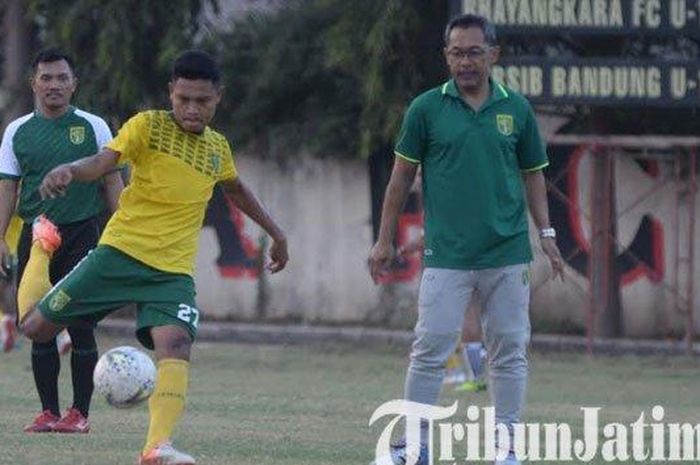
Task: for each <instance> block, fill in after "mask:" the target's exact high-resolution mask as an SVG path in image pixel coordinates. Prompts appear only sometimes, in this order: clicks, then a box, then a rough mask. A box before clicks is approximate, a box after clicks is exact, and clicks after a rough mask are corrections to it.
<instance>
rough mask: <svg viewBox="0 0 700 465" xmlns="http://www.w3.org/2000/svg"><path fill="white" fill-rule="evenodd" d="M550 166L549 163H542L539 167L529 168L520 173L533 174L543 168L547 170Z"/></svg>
mask: <svg viewBox="0 0 700 465" xmlns="http://www.w3.org/2000/svg"><path fill="white" fill-rule="evenodd" d="M548 166H549V162H548V161H547V162H545V163H542V164H541V165H538V166H535V167H532V168H528V169H526V170H520V171H522V172H523V173H532V172H533V171H540V170H541V169H542V168H546V167H548Z"/></svg>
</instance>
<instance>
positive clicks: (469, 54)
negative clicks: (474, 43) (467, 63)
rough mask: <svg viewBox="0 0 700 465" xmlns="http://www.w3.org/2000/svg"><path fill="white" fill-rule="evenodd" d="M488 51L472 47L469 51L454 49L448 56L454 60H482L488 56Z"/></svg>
mask: <svg viewBox="0 0 700 465" xmlns="http://www.w3.org/2000/svg"><path fill="white" fill-rule="evenodd" d="M486 52H488V49H486V48H481V47H472V48H469V49H466V50H464V49H460V48H454V49H452V50H449V51H448V52H447V55H448V56H449V57H450V58H452V59H453V60H464V59H465V58H466V59H468V60H482V59H483V58H484V57H485V56H486Z"/></svg>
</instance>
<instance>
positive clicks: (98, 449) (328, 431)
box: [0, 337, 700, 465]
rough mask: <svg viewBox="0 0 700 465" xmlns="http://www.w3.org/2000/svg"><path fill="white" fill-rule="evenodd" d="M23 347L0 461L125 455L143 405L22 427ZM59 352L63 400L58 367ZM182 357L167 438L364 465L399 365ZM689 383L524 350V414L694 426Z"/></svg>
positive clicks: (30, 395)
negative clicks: (591, 415) (70, 423)
mask: <svg viewBox="0 0 700 465" xmlns="http://www.w3.org/2000/svg"><path fill="white" fill-rule="evenodd" d="M99 343H100V347H101V350H105V349H106V348H108V347H111V346H114V345H121V344H124V343H127V344H132V345H133V344H134V342H133V340H128V339H127V340H116V339H109V338H105V337H101V338H100V340H99ZM28 351H29V349H28V344H26V343H25V344H24V345H23V347H22V348H21V349H20V350H19V351H15V352H13V353H10V354H6V355H3V354H0V464H2V465H6V464H7V465H10V464H12V465H69V464H70V465H117V464H118V465H124V464H133V463H134V462H135V457H136V454H137V452H138V449H139V448H140V446H141V444H142V441H143V437H144V431H145V428H146V425H147V410H146V408H145V406H142V407H139V408H136V409H134V410H129V411H120V410H115V409H113V408H111V407H109V406H108V405H107V404H106V403H105V402H104V401H103V400H102V399H101V398H98V397H96V398H95V399H94V402H93V410H92V413H91V422H92V431H91V433H90V434H89V435H87V436H70V435H56V434H50V435H27V434H24V433H22V427H23V426H24V425H25V424H26V423H27V422H29V421H30V420H31V418H32V417H33V416H34V415H35V414H36V413H37V410H38V401H37V400H36V394H35V392H34V389H33V383H32V380H31V377H32V374H31V370H30V368H29V352H28ZM62 360H63V364H64V369H63V371H62V373H61V393H62V407H63V408H65V407H67V406H68V402H69V400H70V396H71V390H70V386H69V372H70V370H69V369H67V367H68V365H69V362H68V359H67V358H63V359H62ZM193 360H194V363H193V370H192V376H191V381H190V395H189V398H188V406H187V410H186V413H185V416H184V419H183V422H182V423H181V426H180V428H179V429H178V431H177V433H176V436H175V438H174V439H175V441H174V442H175V445H176V446H178V447H180V448H182V449H183V450H185V451H187V452H189V453H191V454H193V455H194V456H195V457H196V458H197V459H198V463H199V464H201V465H234V464H235V465H272V464H275V465H310V464H319V465H338V464H341V465H354V464H362V465H365V464H367V463H368V462H369V460H370V459H371V458H372V453H373V450H374V446H375V441H376V439H377V437H378V434H379V433H380V428H379V427H376V428H375V427H373V428H372V429H370V428H368V426H367V422H368V420H369V417H370V415H371V413H372V412H373V411H374V409H375V408H377V407H378V406H379V405H380V404H381V403H383V402H385V401H387V400H390V399H393V398H396V397H399V396H400V394H401V390H402V385H403V373H404V370H405V365H406V359H405V353H404V351H403V350H397V349H387V350H384V351H381V350H372V351H370V350H368V349H354V348H349V347H328V346H325V347H322V348H321V347H282V346H244V345H236V344H207V343H201V344H199V346H198V347H197V348H196V349H195V352H194V356H193ZM699 392H700V370H699V369H698V363H697V362H696V361H694V360H689V359H685V358H670V359H661V358H631V357H630V358H605V357H602V358H598V359H594V360H592V359H589V358H588V357H586V356H579V355H559V354H534V355H533V357H532V377H531V385H530V390H529V396H528V397H529V403H528V407H527V412H526V420H527V421H528V422H530V421H569V422H571V423H573V424H574V425H579V424H580V422H581V417H580V413H579V408H580V406H582V405H585V406H598V407H603V408H604V414H603V420H606V421H621V422H630V421H633V420H635V419H636V418H637V417H638V416H639V414H640V413H641V412H642V411H645V412H647V415H648V414H649V412H650V410H651V407H652V406H653V405H655V404H662V405H664V407H666V409H667V419H669V420H672V421H688V422H691V423H694V424H695V423H699V422H700V401H699V400H700V395H699V394H698V393H699ZM443 399H444V403H445V404H447V403H451V402H452V400H454V399H459V400H460V410H459V414H460V415H461V416H462V417H463V416H464V411H465V409H466V405H467V403H476V404H478V405H486V404H488V396H487V395H485V394H479V395H473V394H472V395H465V394H460V395H456V394H455V393H454V392H453V391H451V390H450V389H447V390H446V392H445V393H444V395H443ZM385 423H386V422H384V423H382V425H381V427H383V425H384V424H385ZM578 434H580V432H579V433H578ZM457 450H459V448H457ZM440 463H446V462H440ZM457 463H460V464H464V463H466V462H465V461H464V460H460V461H458V462H457ZM549 463H551V462H549ZM574 463H576V462H574ZM589 463H595V464H602V463H605V462H603V461H602V459H600V461H594V462H589ZM686 463H687V462H686Z"/></svg>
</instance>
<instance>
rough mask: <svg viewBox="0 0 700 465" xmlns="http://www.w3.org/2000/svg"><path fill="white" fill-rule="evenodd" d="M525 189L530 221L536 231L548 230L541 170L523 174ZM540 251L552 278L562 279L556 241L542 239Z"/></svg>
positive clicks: (547, 214)
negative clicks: (552, 273)
mask: <svg viewBox="0 0 700 465" xmlns="http://www.w3.org/2000/svg"><path fill="white" fill-rule="evenodd" d="M523 180H524V181H525V189H526V191H527V201H528V205H529V207H530V213H531V214H532V219H533V220H534V221H535V226H536V227H537V230H538V231H541V230H542V229H545V228H549V227H550V223H549V207H548V206H547V185H546V183H545V179H544V174H543V173H542V171H541V170H537V171H529V172H525V173H523ZM541 243H542V250H543V251H544V253H545V255H547V258H549V261H550V263H551V265H552V271H553V272H554V276H553V277H556V276H559V277H560V278H561V279H562V280H563V279H564V260H563V259H562V258H561V253H560V252H559V248H558V247H557V241H556V239H555V238H553V237H542V238H541Z"/></svg>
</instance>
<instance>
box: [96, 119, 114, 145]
mask: <svg viewBox="0 0 700 465" xmlns="http://www.w3.org/2000/svg"><path fill="white" fill-rule="evenodd" d="M95 138H96V139H97V149H98V150H101V149H102V147H106V146H107V144H109V143H110V142H111V141H112V131H111V130H110V129H109V126H107V123H105V120H103V119H102V118H100V119H99V120H98V123H97V124H95Z"/></svg>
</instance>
